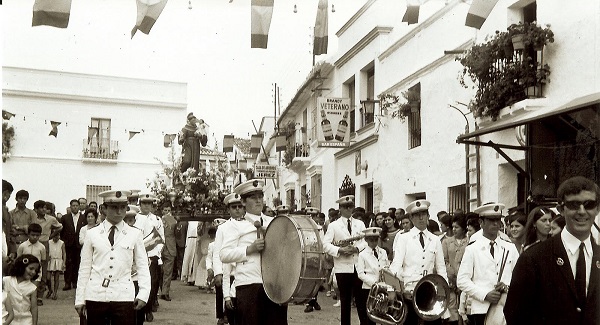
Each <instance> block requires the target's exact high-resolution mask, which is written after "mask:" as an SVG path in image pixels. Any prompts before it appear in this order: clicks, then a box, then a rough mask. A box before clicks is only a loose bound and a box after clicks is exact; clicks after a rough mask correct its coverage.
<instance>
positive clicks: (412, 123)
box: [408, 83, 421, 149]
mask: <svg viewBox="0 0 600 325" xmlns="http://www.w3.org/2000/svg"><path fill="white" fill-rule="evenodd" d="M408 92H410V93H412V94H416V96H417V97H418V99H416V98H415V99H411V100H410V101H411V102H413V103H414V105H415V109H412V108H411V112H410V114H409V115H408V149H412V148H415V147H418V146H420V145H421V84H420V83H418V84H416V85H414V86H413V87H411V88H409V90H408Z"/></svg>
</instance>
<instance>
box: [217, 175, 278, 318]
mask: <svg viewBox="0 0 600 325" xmlns="http://www.w3.org/2000/svg"><path fill="white" fill-rule="evenodd" d="M263 186H264V182H263V181H262V180H257V179H253V180H249V181H246V182H244V183H242V184H240V185H239V186H237V187H236V188H235V189H234V191H235V193H237V194H238V195H239V196H240V197H241V201H242V204H243V205H244V207H245V209H246V214H245V215H244V220H242V221H239V222H236V223H233V224H232V225H233V226H232V227H231V228H230V229H229V230H228V231H227V232H225V233H223V246H222V248H221V252H220V256H221V261H222V262H223V263H236V274H235V290H236V296H237V302H238V305H237V310H236V311H237V313H236V321H241V324H244V325H266V324H268V325H287V305H284V306H280V305H278V304H276V303H274V302H273V301H271V300H270V299H269V297H268V296H267V294H266V293H265V289H264V287H263V280H262V265H261V256H260V252H261V251H262V250H263V249H264V248H265V240H264V235H263V234H264V230H265V229H266V227H267V226H268V225H269V223H270V222H271V220H273V218H272V217H268V216H266V215H264V214H262V209H263V204H264V203H263V198H264V193H263ZM257 232H259V233H258V236H257Z"/></svg>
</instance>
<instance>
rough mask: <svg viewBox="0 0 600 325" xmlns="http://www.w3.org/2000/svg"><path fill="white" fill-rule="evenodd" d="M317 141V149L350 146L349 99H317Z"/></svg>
mask: <svg viewBox="0 0 600 325" xmlns="http://www.w3.org/2000/svg"><path fill="white" fill-rule="evenodd" d="M317 114H318V115H317V120H318V121H319V122H318V124H317V126H316V127H317V140H318V146H319V147H330V148H342V147H348V146H349V145H350V128H349V127H348V125H349V124H350V116H349V114H350V98H331V97H318V98H317Z"/></svg>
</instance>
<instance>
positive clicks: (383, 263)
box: [356, 227, 390, 325]
mask: <svg viewBox="0 0 600 325" xmlns="http://www.w3.org/2000/svg"><path fill="white" fill-rule="evenodd" d="M363 233H364V235H365V241H366V242H367V245H368V246H369V247H367V248H365V249H363V251H362V252H360V253H359V254H358V262H357V263H356V273H357V274H358V278H359V279H360V280H361V281H362V288H361V291H360V293H359V294H358V296H357V297H356V304H357V305H358V304H362V305H366V304H367V298H368V297H369V291H370V289H371V287H372V286H373V284H375V283H377V282H379V271H381V269H382V268H384V267H387V266H389V264H390V263H389V260H388V257H387V252H386V251H385V249H383V248H381V247H379V246H377V242H378V241H379V238H380V236H381V228H379V227H369V228H367V229H365V230H363ZM358 318H359V319H360V323H361V324H373V325H375V323H374V322H373V321H371V320H370V319H369V318H368V316H367V315H366V310H365V312H364V314H363V313H362V312H361V313H359V314H358Z"/></svg>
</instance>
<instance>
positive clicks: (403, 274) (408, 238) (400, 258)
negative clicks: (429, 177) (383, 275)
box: [390, 200, 448, 325]
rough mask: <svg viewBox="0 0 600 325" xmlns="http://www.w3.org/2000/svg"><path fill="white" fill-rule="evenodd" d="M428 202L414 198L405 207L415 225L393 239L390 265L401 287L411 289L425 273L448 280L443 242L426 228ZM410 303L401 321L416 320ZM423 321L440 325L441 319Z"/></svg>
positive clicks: (415, 322) (414, 322) (409, 323)
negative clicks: (392, 256) (392, 254)
mask: <svg viewBox="0 0 600 325" xmlns="http://www.w3.org/2000/svg"><path fill="white" fill-rule="evenodd" d="M429 205H430V203H429V201H427V200H416V201H413V202H411V203H410V204H409V205H408V206H407V207H406V213H407V214H408V215H409V218H410V221H411V222H412V223H413V225H414V227H413V228H411V229H410V230H409V231H408V232H406V233H403V234H399V235H397V236H396V238H395V239H394V260H393V261H392V264H391V265H390V270H391V271H392V273H394V274H396V276H397V277H398V278H399V279H400V280H401V281H403V282H404V290H405V291H407V292H412V291H413V290H414V288H415V286H416V285H417V282H418V281H419V280H421V278H423V277H424V276H426V275H428V274H433V273H434V269H435V273H437V274H439V275H440V276H442V277H443V278H444V279H445V280H446V282H448V276H447V274H446V264H445V263H444V252H443V251H442V243H441V242H440V239H439V237H438V236H436V235H434V234H432V233H430V232H429V231H428V230H427V223H428V221H429ZM419 321H420V319H419V318H418V316H417V314H416V312H415V311H414V309H413V306H412V304H407V316H406V321H405V323H404V324H407V325H413V324H417V323H419ZM424 323H425V324H441V319H437V320H434V321H426V322H424Z"/></svg>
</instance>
